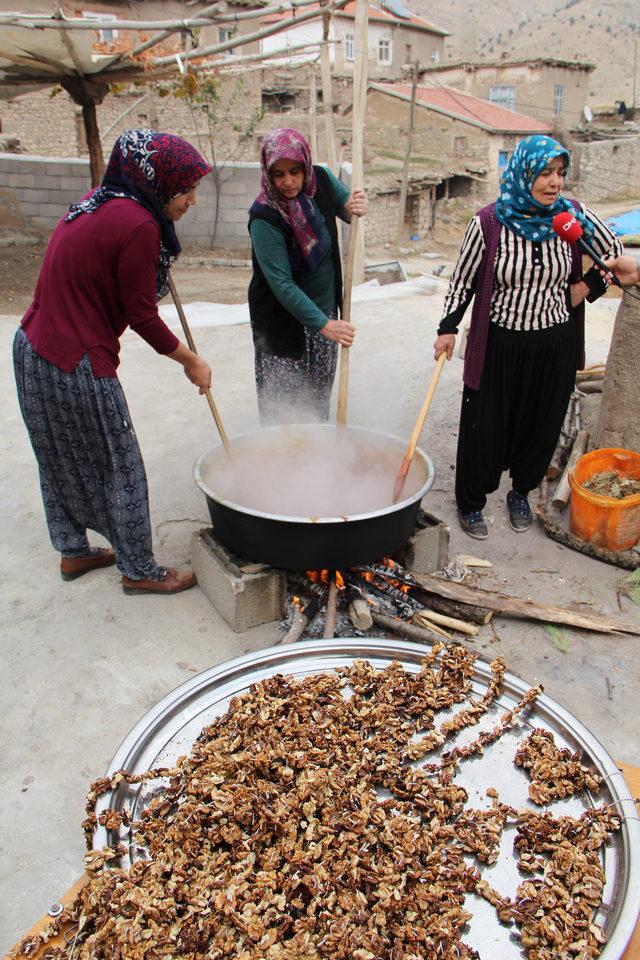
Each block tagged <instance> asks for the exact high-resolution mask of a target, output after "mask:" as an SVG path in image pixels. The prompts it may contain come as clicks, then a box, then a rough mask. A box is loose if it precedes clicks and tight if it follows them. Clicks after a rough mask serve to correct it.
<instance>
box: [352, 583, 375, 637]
mask: <svg viewBox="0 0 640 960" xmlns="http://www.w3.org/2000/svg"><path fill="white" fill-rule="evenodd" d="M346 589H347V613H348V614H349V616H350V618H351V623H352V624H353V625H354V627H355V628H356V630H362V631H365V630H370V629H371V627H372V626H373V617H372V616H371V610H370V609H369V604H368V603H367V601H366V600H365V598H364V596H363V594H362V591H361V590H359V589H358V587H356V586H355V585H354V584H353V583H347V586H346Z"/></svg>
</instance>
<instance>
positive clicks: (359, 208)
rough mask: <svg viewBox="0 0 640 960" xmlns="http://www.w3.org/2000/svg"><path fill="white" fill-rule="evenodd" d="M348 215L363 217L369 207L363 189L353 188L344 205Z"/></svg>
mask: <svg viewBox="0 0 640 960" xmlns="http://www.w3.org/2000/svg"><path fill="white" fill-rule="evenodd" d="M344 209H345V210H346V212H347V213H348V214H349V216H350V217H364V215H365V214H366V212H367V210H368V209H369V201H368V200H367V195H366V193H365V192H364V190H354V191H353V193H352V194H351V195H350V197H349V199H348V200H347V202H346V203H345V205H344Z"/></svg>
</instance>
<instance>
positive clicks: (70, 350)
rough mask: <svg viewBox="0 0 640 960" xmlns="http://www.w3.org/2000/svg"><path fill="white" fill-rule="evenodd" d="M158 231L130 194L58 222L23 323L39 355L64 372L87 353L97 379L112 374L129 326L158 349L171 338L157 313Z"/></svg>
mask: <svg viewBox="0 0 640 960" xmlns="http://www.w3.org/2000/svg"><path fill="white" fill-rule="evenodd" d="M159 253H160V231H159V228H158V225H157V223H156V221H155V220H154V218H153V217H152V215H151V214H150V213H149V211H148V210H145V208H144V207H142V206H141V205H140V204H138V203H136V202H135V201H134V200H129V199H126V198H123V199H114V200H109V201H108V203H105V204H104V205H103V206H101V207H100V208H99V209H98V210H96V212H95V213H91V214H89V213H84V214H82V216H80V217H77V218H76V219H75V220H72V221H65V220H61V221H60V223H59V224H58V225H57V227H56V228H55V230H54V231H53V233H52V235H51V239H50V241H49V246H48V247H47V252H46V253H45V256H44V260H43V262H42V267H41V268H40V276H39V277H38V284H37V286H36V290H35V294H34V297H33V302H32V304H31V306H30V307H29V309H28V310H27V312H26V313H25V315H24V317H23V320H22V326H23V328H24V331H25V333H26V335H27V337H28V338H29V342H30V343H31V346H32V347H33V349H34V350H35V351H36V353H37V354H39V355H40V356H41V357H44V359H45V360H48V361H49V362H50V363H53V364H54V365H55V366H56V367H59V368H60V370H64V371H66V372H67V373H70V372H71V371H72V370H74V369H75V367H76V366H77V365H78V363H79V362H80V360H81V359H82V358H83V356H85V354H88V356H89V360H90V362H91V369H92V370H93V373H94V376H96V377H115V376H116V369H117V367H118V364H119V362H120V359H119V352H120V337H121V336H122V334H123V333H124V331H125V330H126V328H127V327H128V326H130V327H131V328H132V330H135V331H136V333H138V334H140V336H141V337H142V338H143V339H144V340H146V341H147V343H149V344H150V345H151V346H152V347H153V348H154V349H155V350H157V351H158V353H163V354H167V353H173V351H174V350H175V349H176V348H177V347H178V344H179V340H178V338H177V337H176V336H175V335H174V334H173V333H172V332H171V330H169V328H168V327H167V325H166V324H165V323H164V321H163V320H162V319H161V318H160V315H159V314H158V308H157V306H156V267H157V264H158V257H159Z"/></svg>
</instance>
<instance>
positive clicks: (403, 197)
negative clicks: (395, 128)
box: [398, 60, 418, 243]
mask: <svg viewBox="0 0 640 960" xmlns="http://www.w3.org/2000/svg"><path fill="white" fill-rule="evenodd" d="M411 74H412V82H411V105H410V107H409V129H408V130H407V151H406V153H405V155H404V164H403V166H402V185H401V187H400V210H399V211H398V243H400V241H401V240H402V235H403V233H404V217H405V213H406V206H407V187H408V183H409V163H410V160H411V146H412V141H413V120H414V116H415V110H416V94H417V90H418V61H417V60H416V62H415V63H414V64H413V66H412V68H411Z"/></svg>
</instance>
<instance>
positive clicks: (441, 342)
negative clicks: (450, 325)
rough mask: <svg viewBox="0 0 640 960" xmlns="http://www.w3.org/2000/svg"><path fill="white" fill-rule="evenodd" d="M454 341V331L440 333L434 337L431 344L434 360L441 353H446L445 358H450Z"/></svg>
mask: <svg viewBox="0 0 640 960" xmlns="http://www.w3.org/2000/svg"><path fill="white" fill-rule="evenodd" d="M455 343H456V335H455V333H441V334H440V335H439V336H438V337H436V342H435V343H434V345H433V357H434V360H437V359H438V357H439V356H440V354H441V353H446V354H447V360H451V357H452V356H453V348H454V346H455Z"/></svg>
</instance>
